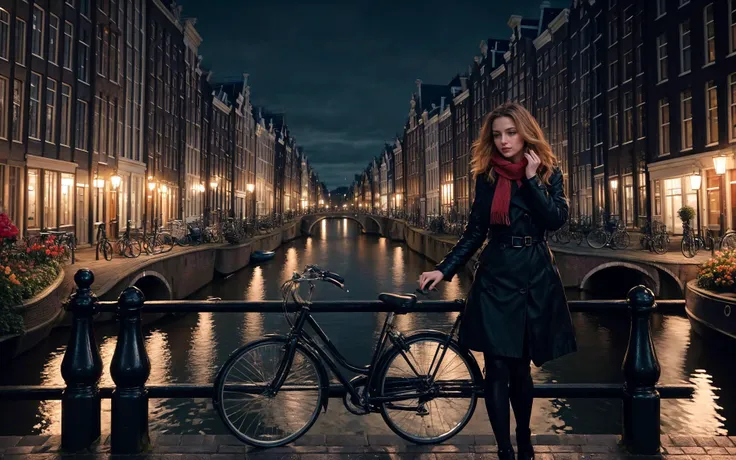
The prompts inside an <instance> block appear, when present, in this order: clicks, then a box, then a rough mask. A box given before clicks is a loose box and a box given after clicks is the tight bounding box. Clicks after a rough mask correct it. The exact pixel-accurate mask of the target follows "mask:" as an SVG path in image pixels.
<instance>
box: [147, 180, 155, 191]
mask: <svg viewBox="0 0 736 460" xmlns="http://www.w3.org/2000/svg"><path fill="white" fill-rule="evenodd" d="M155 188H156V183H155V182H153V181H150V182H149V183H148V190H150V191H153V189H155Z"/></svg>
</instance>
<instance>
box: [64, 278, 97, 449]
mask: <svg viewBox="0 0 736 460" xmlns="http://www.w3.org/2000/svg"><path fill="white" fill-rule="evenodd" d="M94 281H95V276H94V275H93V274H92V272H91V271H90V270H88V269H86V268H83V269H81V270H78V271H77V273H76V274H75V275H74V282H75V283H76V284H77V291H76V292H75V293H74V294H72V295H71V296H70V298H69V302H68V303H67V304H66V309H67V311H69V312H71V314H72V330H71V333H70V335H69V345H68V346H67V348H66V352H65V353H64V359H63V361H62V362H61V376H62V377H63V378H64V382H66V387H65V388H64V393H63V394H62V396H61V448H62V449H63V450H65V451H69V452H74V451H78V450H82V449H86V448H87V447H89V446H91V445H92V443H94V442H95V441H96V440H98V439H99V437H100V393H99V389H98V384H99V382H100V376H101V375H102V358H100V351H99V350H98V348H97V343H96V342H95V336H94V331H93V328H92V316H93V315H94V314H95V313H96V312H97V297H95V295H94V294H92V290H91V289H90V286H92V283H93V282H94Z"/></svg>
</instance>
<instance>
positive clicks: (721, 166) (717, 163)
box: [713, 155, 726, 176]
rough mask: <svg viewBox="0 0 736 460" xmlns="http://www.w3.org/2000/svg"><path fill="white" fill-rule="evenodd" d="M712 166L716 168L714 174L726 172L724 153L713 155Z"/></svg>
mask: <svg viewBox="0 0 736 460" xmlns="http://www.w3.org/2000/svg"><path fill="white" fill-rule="evenodd" d="M713 166H714V167H715V168H716V174H718V175H719V176H720V175H723V174H726V155H718V156H717V157H713Z"/></svg>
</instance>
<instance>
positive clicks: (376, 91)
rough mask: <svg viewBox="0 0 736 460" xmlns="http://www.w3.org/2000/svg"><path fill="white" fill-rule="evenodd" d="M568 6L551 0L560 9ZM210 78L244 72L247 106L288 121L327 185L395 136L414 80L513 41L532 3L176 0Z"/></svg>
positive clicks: (535, 5)
mask: <svg viewBox="0 0 736 460" xmlns="http://www.w3.org/2000/svg"><path fill="white" fill-rule="evenodd" d="M569 3H570V2H569V1H568V0H553V1H552V2H551V4H552V6H553V7H557V8H565V7H568V6H569ZM179 4H181V5H183V7H184V9H183V12H182V14H183V16H185V17H196V18H197V25H196V27H197V30H198V32H199V33H200V35H201V36H202V38H203V40H204V41H203V43H202V46H201V47H200V54H201V55H202V56H203V57H204V61H203V64H202V65H203V67H204V68H207V69H210V70H213V71H214V74H213V79H214V81H217V80H218V79H224V78H233V77H237V76H239V75H241V74H242V73H249V74H250V77H249V83H250V85H251V94H252V99H253V103H254V104H255V105H263V106H265V107H266V108H267V109H268V110H269V111H271V112H284V113H286V122H287V124H288V126H289V129H290V131H291V133H292V135H294V136H295V137H296V141H297V144H298V145H301V146H303V147H304V149H305V152H306V154H307V157H308V158H309V159H310V162H311V163H312V165H313V166H314V168H315V169H316V171H317V173H318V174H319V176H320V179H321V180H322V181H324V182H325V183H326V184H327V186H328V187H329V188H330V189H333V188H335V187H339V186H343V185H349V184H350V182H352V180H353V176H354V174H356V173H359V172H360V171H362V170H363V169H364V168H365V167H366V166H367V165H368V163H369V162H370V161H371V159H372V158H373V157H375V156H376V155H378V154H379V153H380V152H381V149H382V146H383V144H384V142H390V141H392V139H393V137H394V136H395V135H396V134H398V133H400V132H401V130H402V127H403V125H404V122H405V121H406V117H407V114H408V112H409V99H410V98H411V94H412V91H414V89H415V88H416V86H415V83H414V82H415V80H416V79H417V78H419V79H421V80H422V81H423V82H425V83H431V84H443V83H448V82H449V81H450V80H451V79H452V77H453V76H454V75H455V74H457V73H463V72H467V68H468V65H469V64H471V63H472V62H473V56H475V55H480V49H479V45H480V41H481V40H483V39H488V38H491V37H493V38H508V37H510V36H511V29H509V27H508V25H507V24H506V22H507V21H508V18H509V16H510V15H512V14H520V15H522V16H524V17H525V18H526V17H538V16H539V4H540V1H539V0H514V1H498V0H485V1H477V0H476V1H468V0H450V1H437V0H425V1H423V2H416V1H413V0H393V1H385V0H374V1H363V0H361V1H352V0H333V1H331V2H311V1H308V0H260V1H254V0H181V1H180V2H179Z"/></svg>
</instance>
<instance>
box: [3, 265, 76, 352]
mask: <svg viewBox="0 0 736 460" xmlns="http://www.w3.org/2000/svg"><path fill="white" fill-rule="evenodd" d="M62 281H64V271H63V270H61V271H60V272H59V274H58V275H57V276H56V279H55V280H54V282H53V283H51V285H49V286H48V287H46V289H44V290H43V291H41V292H39V293H38V294H37V295H36V296H35V297H33V298H32V299H28V300H26V301H25V302H23V303H22V304H21V305H17V306H15V307H13V308H14V309H15V311H16V312H17V313H18V314H20V315H21V316H22V317H23V325H24V327H25V332H23V333H22V334H15V335H6V336H0V361H4V360H8V359H11V358H14V357H16V356H18V355H19V354H21V353H23V352H24V351H26V350H28V349H30V348H32V347H33V346H35V345H36V344H38V343H39V342H40V341H42V340H43V339H45V338H46V337H47V336H48V335H49V332H51V329H52V328H53V326H54V325H55V323H56V321H57V320H58V319H59V317H60V314H61V312H62V311H63V309H62V306H61V304H62V301H63V300H64V298H65V296H64V294H63V293H62V292H61V285H62Z"/></svg>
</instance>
